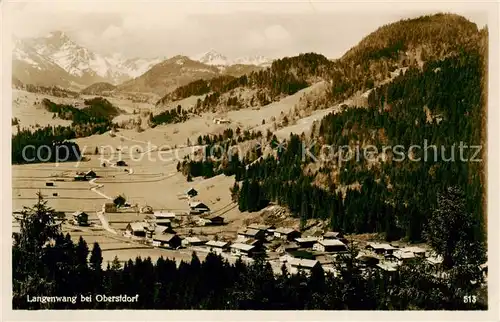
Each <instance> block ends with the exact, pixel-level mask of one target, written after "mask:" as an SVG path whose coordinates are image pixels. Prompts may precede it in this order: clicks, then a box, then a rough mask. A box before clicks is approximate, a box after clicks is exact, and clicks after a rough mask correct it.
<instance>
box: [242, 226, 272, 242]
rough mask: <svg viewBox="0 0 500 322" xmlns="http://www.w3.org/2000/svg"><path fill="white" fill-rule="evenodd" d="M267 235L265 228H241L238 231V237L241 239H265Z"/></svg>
mask: <svg viewBox="0 0 500 322" xmlns="http://www.w3.org/2000/svg"><path fill="white" fill-rule="evenodd" d="M265 237H266V233H265V231H264V230H258V229H252V228H248V229H244V230H240V231H239V232H238V239H239V240H247V239H260V240H262V239H264V238H265Z"/></svg>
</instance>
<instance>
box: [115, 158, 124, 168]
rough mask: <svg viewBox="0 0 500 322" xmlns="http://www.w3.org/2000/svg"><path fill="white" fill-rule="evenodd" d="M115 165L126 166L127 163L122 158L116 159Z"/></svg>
mask: <svg viewBox="0 0 500 322" xmlns="http://www.w3.org/2000/svg"><path fill="white" fill-rule="evenodd" d="M116 166H117V167H126V166H127V163H126V162H125V161H123V160H118V161H116Z"/></svg>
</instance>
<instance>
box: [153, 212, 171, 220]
mask: <svg viewBox="0 0 500 322" xmlns="http://www.w3.org/2000/svg"><path fill="white" fill-rule="evenodd" d="M153 216H154V218H155V220H159V219H170V220H172V219H175V213H173V212H163V211H155V212H154V213H153Z"/></svg>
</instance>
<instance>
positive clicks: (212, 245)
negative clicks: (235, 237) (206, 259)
mask: <svg viewBox="0 0 500 322" xmlns="http://www.w3.org/2000/svg"><path fill="white" fill-rule="evenodd" d="M205 246H206V247H207V248H208V249H209V251H211V252H214V253H216V254H220V253H222V252H225V251H227V250H228V249H229V243H228V242H224V241H215V240H211V241H208V242H206V243H205Z"/></svg>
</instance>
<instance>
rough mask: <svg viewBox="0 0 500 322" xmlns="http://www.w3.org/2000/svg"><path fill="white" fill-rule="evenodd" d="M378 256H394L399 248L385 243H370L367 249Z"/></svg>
mask: <svg viewBox="0 0 500 322" xmlns="http://www.w3.org/2000/svg"><path fill="white" fill-rule="evenodd" d="M365 248H366V249H368V250H371V251H372V252H374V253H376V254H392V253H393V252H394V251H395V250H397V249H398V248H397V247H394V246H392V245H389V244H385V243H368V244H367V245H366V247H365Z"/></svg>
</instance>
